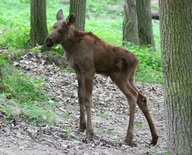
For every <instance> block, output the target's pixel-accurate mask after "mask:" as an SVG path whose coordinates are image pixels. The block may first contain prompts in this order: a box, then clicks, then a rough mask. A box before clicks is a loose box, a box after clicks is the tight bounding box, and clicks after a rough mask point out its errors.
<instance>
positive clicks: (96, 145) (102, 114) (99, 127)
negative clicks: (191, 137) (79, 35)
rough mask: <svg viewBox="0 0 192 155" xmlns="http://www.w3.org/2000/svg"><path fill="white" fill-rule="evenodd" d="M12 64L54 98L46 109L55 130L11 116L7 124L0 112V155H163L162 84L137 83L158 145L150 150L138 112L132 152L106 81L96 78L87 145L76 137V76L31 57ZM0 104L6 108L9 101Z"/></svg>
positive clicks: (117, 96)
mask: <svg viewBox="0 0 192 155" xmlns="http://www.w3.org/2000/svg"><path fill="white" fill-rule="evenodd" d="M13 64H14V65H15V67H17V68H18V69H19V71H20V72H21V73H22V74H25V75H28V76H30V77H33V78H35V79H36V78H43V80H45V81H46V87H44V89H45V90H46V91H47V92H48V96H49V97H53V99H52V100H49V103H51V104H55V105H57V106H56V107H55V108H54V111H55V112H56V113H57V115H58V116H60V117H59V118H58V119H60V120H58V121H56V123H55V125H44V126H41V127H38V126H34V125H33V124H32V123H31V122H29V121H27V120H24V119H22V118H20V117H19V116H12V118H11V119H9V120H11V121H7V120H8V118H7V116H6V115H4V114H3V113H1V112H0V120H1V121H0V154H1V155H17V154H18V155H57V154H58V155H60V154H70V155H76V154H77V155H115V154H118V155H140V154H142V155H144V154H145V155H148V154H151V155H157V154H162V155H163V154H164V152H165V151H166V134H165V133H166V131H165V119H166V117H165V110H164V106H163V86H162V84H157V83H150V84H142V83H137V86H138V88H139V89H140V91H142V93H143V94H145V95H146V96H147V98H148V107H149V109H150V113H151V116H152V119H153V120H154V124H155V126H156V129H157V133H158V135H159V141H158V143H157V145H156V146H149V143H150V140H151V134H150V129H149V127H148V124H147V121H146V119H145V118H144V115H143V114H142V112H141V111H140V110H139V108H138V107H137V108H136V114H135V122H134V138H133V141H134V143H135V144H136V146H128V145H125V144H124V143H123V140H124V138H125V135H126V130H127V126H128V121H129V107H128V103H127V101H126V99H125V97H124V95H123V94H122V93H121V92H120V90H119V89H118V88H117V87H116V86H115V85H114V84H113V83H112V81H111V80H110V78H107V77H103V76H101V75H96V76H95V80H94V83H95V84H94V90H93V105H92V122H93V128H94V134H95V136H94V137H93V140H92V141H87V140H86V139H85V132H83V133H82V132H79V131H78V127H79V104H78V98H77V80H76V77H75V74H74V73H69V72H66V71H63V70H61V69H60V68H58V67H57V66H56V65H54V64H48V63H46V59H44V58H43V57H40V58H37V57H36V56H35V55H34V54H30V53H29V54H27V55H24V56H22V57H21V58H20V59H19V60H18V61H15V62H14V63H13ZM42 75H44V76H42ZM0 97H3V96H0ZM4 100H5V101H6V102H7V103H8V102H9V99H6V98H5V99H4ZM15 108H16V107H15ZM15 110H17V108H16V109H15ZM60 122H62V123H60Z"/></svg>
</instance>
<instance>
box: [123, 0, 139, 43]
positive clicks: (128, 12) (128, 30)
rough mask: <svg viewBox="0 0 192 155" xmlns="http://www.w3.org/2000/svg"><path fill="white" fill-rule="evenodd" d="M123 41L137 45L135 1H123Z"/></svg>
mask: <svg viewBox="0 0 192 155" xmlns="http://www.w3.org/2000/svg"><path fill="white" fill-rule="evenodd" d="M123 41H127V42H133V43H134V44H136V45H138V44H139V38H138V25H137V10H136V1H135V0H124V20H123Z"/></svg>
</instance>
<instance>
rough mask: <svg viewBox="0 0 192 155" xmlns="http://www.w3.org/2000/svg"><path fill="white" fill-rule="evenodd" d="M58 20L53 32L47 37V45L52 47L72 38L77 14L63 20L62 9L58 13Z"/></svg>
mask: <svg viewBox="0 0 192 155" xmlns="http://www.w3.org/2000/svg"><path fill="white" fill-rule="evenodd" d="M56 19H57V22H56V23H55V24H54V25H53V27H52V29H51V33H50V34H49V35H48V36H47V37H46V46H47V47H52V46H53V45H56V44H61V43H63V42H65V41H66V40H67V38H70V36H71V35H72V33H73V31H71V30H72V29H74V26H73V24H74V23H75V15H74V14H70V15H69V16H68V17H67V19H66V20H63V11H62V9H60V10H59V11H58V12H57V15H56Z"/></svg>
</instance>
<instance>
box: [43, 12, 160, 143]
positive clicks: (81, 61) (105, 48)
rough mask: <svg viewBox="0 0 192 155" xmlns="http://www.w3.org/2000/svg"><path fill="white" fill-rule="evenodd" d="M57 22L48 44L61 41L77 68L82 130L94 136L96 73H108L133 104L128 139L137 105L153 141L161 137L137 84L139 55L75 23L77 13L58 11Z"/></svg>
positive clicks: (73, 65)
mask: <svg viewBox="0 0 192 155" xmlns="http://www.w3.org/2000/svg"><path fill="white" fill-rule="evenodd" d="M56 19H57V22H56V23H55V24H54V25H53V27H52V30H51V33H50V34H49V35H48V36H47V38H46V45H47V46H48V47H51V46H53V45H56V44H61V45H62V47H63V49H64V50H65V58H66V60H67V61H68V62H69V64H70V66H71V67H72V68H73V69H74V70H75V73H76V76H77V80H78V98H79V103H80V131H84V130H85V129H86V135H87V138H88V139H92V137H93V128H92V122H91V104H92V89H93V78H94V74H95V73H101V74H105V75H106V76H109V77H110V78H111V79H112V81H113V82H114V83H115V84H116V85H117V86H118V87H119V89H120V90H121V91H122V92H123V94H124V95H125V96H126V98H127V100H128V103H129V106H130V119H129V126H128V130H127V135H126V138H125V142H127V143H128V144H130V143H131V142H132V139H133V124H134V117H135V107H136V104H138V106H139V108H140V109H141V110H142V112H143V113H144V115H145V117H146V119H147V121H148V124H149V127H150V131H151V134H152V141H151V144H153V145H155V144H156V143H157V140H158V136H157V133H156V129H155V126H154V124H153V121H152V119H151V116H150V114H149V110H148V107H147V100H146V97H145V96H144V95H143V94H141V93H140V92H139V91H138V89H137V87H136V85H135V77H134V76H135V70H136V67H137V65H138V63H139V62H138V59H137V57H136V56H135V55H134V54H133V53H131V52H129V51H127V50H125V49H123V48H121V47H116V46H113V45H110V44H107V43H105V42H104V41H102V40H101V39H100V38H98V37H97V36H96V35H94V34H93V33H91V32H81V31H78V30H77V29H76V28H75V27H74V25H73V24H74V22H75V16H74V14H71V15H69V16H68V17H67V19H66V20H63V12H62V10H59V11H58V13H57V15H56ZM85 108H86V112H87V122H86V119H85Z"/></svg>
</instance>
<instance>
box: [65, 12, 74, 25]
mask: <svg viewBox="0 0 192 155" xmlns="http://www.w3.org/2000/svg"><path fill="white" fill-rule="evenodd" d="M66 22H67V24H68V25H71V24H74V23H75V14H74V13H72V14H70V15H69V16H68V17H67V19H66Z"/></svg>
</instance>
